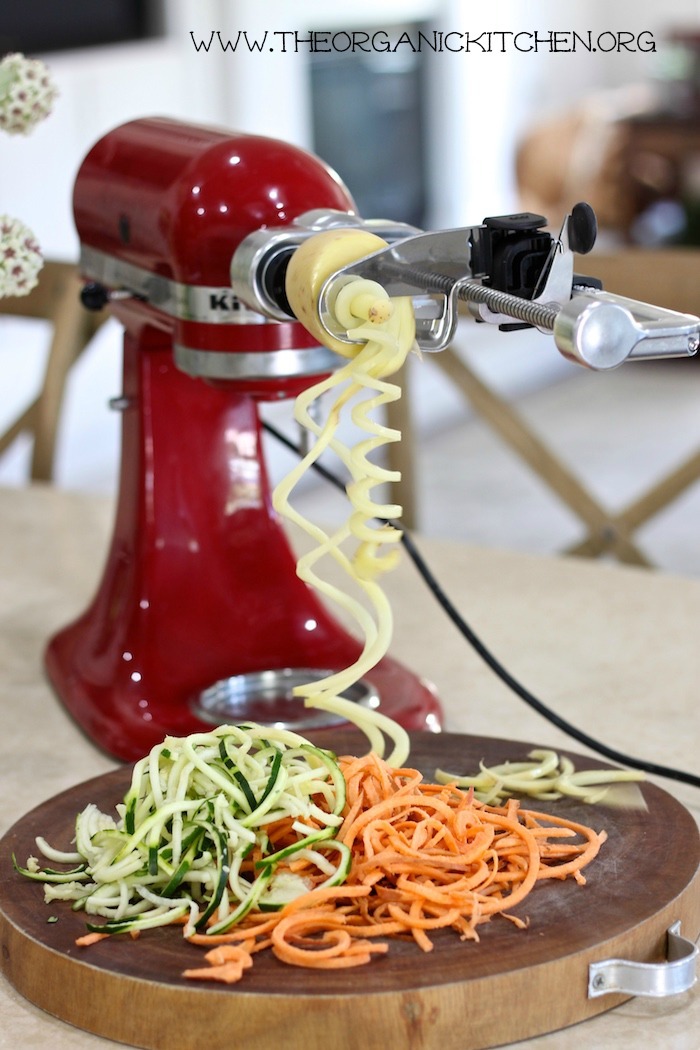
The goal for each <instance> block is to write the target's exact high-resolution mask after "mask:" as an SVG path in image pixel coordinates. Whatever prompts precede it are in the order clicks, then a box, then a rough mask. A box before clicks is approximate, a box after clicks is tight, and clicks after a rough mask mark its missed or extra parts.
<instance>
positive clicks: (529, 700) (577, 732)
mask: <svg viewBox="0 0 700 1050" xmlns="http://www.w3.org/2000/svg"><path fill="white" fill-rule="evenodd" d="M263 428H264V429H265V430H266V431H267V432H268V433H269V434H271V435H272V437H274V438H275V439H276V440H277V441H279V442H280V443H281V444H283V445H285V446H286V448H288V449H290V450H291V451H292V452H294V453H296V455H298V456H301V455H302V454H303V453H302V451H301V449H300V448H299V447H298V446H297V445H295V443H294V442H293V441H292V440H291V439H290V438H288V437H287V436H286V434H283V433H282V432H281V431H280V430H278V429H277V427H275V426H273V425H272V424H271V423H268V422H264V423H263ZM312 466H313V468H314V470H315V471H316V472H317V473H318V474H320V476H321V477H322V478H325V480H326V481H329V482H330V483H331V484H332V485H334V486H335V487H336V488H338V489H340V490H341V491H343V492H344V491H345V484H344V483H343V481H342V479H341V478H339V477H338V476H337V475H336V474H334V473H333V472H332V471H330V470H328V469H327V468H326V467H324V466H323V465H322V464H321V463H313V464H312ZM401 542H402V544H403V546H404V547H405V549H406V551H407V553H408V555H409V557H410V558H411V561H412V562H413V564H414V565H415V567H416V569H417V571H418V573H419V575H420V576H421V577H422V579H423V581H424V582H425V584H426V585H427V587H428V589H429V590H430V592H431V594H432V595H433V597H434V598H435V600H436V601H437V602H438V604H439V605H440V607H441V608H442V610H443V611H444V612H445V613H446V615H447V616H448V617H449V619H450V620H451V621H452V623H453V624H454V626H455V627H456V628H457V630H458V631H459V632H460V634H461V635H462V636H463V637H464V638H465V639H466V640H467V641H468V642H469V644H470V645H471V646H472V648H473V649H474V650H475V652H476V653H477V654H478V655H479V656H480V657H481V659H482V660H483V661H484V662H485V663H486V665H487V666H488V667H489V668H490V669H491V670H492V671H493V672H494V674H496V675H497V676H498V678H500V679H501V681H502V682H504V683H505V685H507V686H508V688H509V689H511V690H512V691H513V692H514V693H515V694H516V695H517V696H519V697H520V699H521V700H524V701H525V703H526V704H527V705H528V706H529V707H531V708H532V709H533V710H534V711H536V712H537V713H538V714H540V715H542V717H543V718H545V719H547V721H548V722H551V723H552V725H555V726H556V727H557V729H561V730H562V732H564V733H566V735H567V736H570V737H571V738H572V739H573V740H576V741H578V743H579V744H583V745H584V746H585V747H588V748H590V749H591V751H595V752H597V753H598V754H599V755H602V756H603V757H604V758H609V759H611V760H612V761H613V762H617V763H619V764H620V765H624V766H631V767H632V768H633V769H639V770H643V771H644V772H645V773H652V774H654V775H655V776H659V777H664V778H666V779H667V780H677V781H679V782H681V783H684V784H690V785H691V786H692V787H696V788H700V776H697V775H696V774H695V773H687V772H685V771H684V770H681V769H673V768H672V767H669V766H662V765H659V764H658V763H656V762H647V761H646V760H645V759H640V758H632V757H631V756H630V755H626V754H625V753H624V752H622V751H617V750H616V749H615V748H612V747H608V746H607V744H603V743H601V742H600V741H598V740H596V739H595V738H594V737H592V736H589V735H588V734H587V733H584V732H583V730H581V729H577V728H576V726H574V725H572V724H571V723H570V722H567V721H566V719H564V718H562V717H561V715H558V714H557V713H556V711H553V710H552V709H551V708H550V707H548V706H547V705H546V704H544V703H543V702H542V701H541V700H538V699H537V697H536V696H534V695H533V694H532V693H531V692H530V691H529V689H526V688H525V686H524V685H522V684H521V683H520V682H519V681H518V680H517V679H516V678H514V677H513V675H511V674H510V672H509V671H508V670H506V668H505V667H504V666H503V664H502V663H501V662H500V660H498V659H497V658H496V657H495V656H494V655H493V653H492V652H491V651H490V650H489V649H488V648H487V647H486V645H484V643H483V642H482V641H481V639H480V638H479V637H478V635H477V634H476V633H475V632H474V631H473V630H472V628H471V627H470V626H469V624H468V623H467V622H466V620H465V619H464V617H463V616H462V614H461V613H460V612H459V610H458V609H457V608H456V607H455V605H454V604H453V603H452V601H451V600H450V598H449V597H448V596H447V595H446V594H445V592H444V590H443V589H442V587H441V586H440V584H439V583H438V581H437V580H436V579H435V577H434V575H433V573H432V571H431V570H430V568H429V567H428V565H427V563H426V562H425V560H424V558H423V557H422V555H421V553H420V551H419V550H418V548H417V547H416V545H415V543H414V542H413V539H412V538H411V537H410V535H409V534H408V533H407V532H406V531H405V530H404V532H403V534H402V537H401Z"/></svg>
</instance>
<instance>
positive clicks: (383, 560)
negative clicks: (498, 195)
mask: <svg viewBox="0 0 700 1050" xmlns="http://www.w3.org/2000/svg"><path fill="white" fill-rule="evenodd" d="M334 313H335V317H336V320H337V321H338V322H339V323H340V325H341V326H342V327H343V328H344V329H345V330H346V331H347V332H348V333H352V338H353V340H357V341H361V342H359V343H358V346H357V351H356V353H355V355H354V356H353V357H352V358H351V359H350V360H349V361H348V363H347V364H346V365H345V366H344V367H342V368H340V369H339V370H338V371H336V372H334V373H333V374H332V375H331V376H329V377H328V378H326V379H324V380H322V381H321V382H319V383H317V384H315V385H313V386H312V387H310V388H309V389H307V390H306V391H304V392H303V393H301V394H300V395H299V396H298V398H297V401H296V405H295V413H294V414H295V418H296V420H297V422H298V423H300V424H301V426H303V427H305V428H306V429H307V430H308V431H310V432H311V434H313V435H314V438H315V440H314V443H313V446H312V448H311V449H310V450H309V452H308V453H307V454H306V455H305V456H304V458H303V459H302V460H301V461H300V462H299V464H298V465H297V466H296V467H295V468H294V469H293V470H292V471H291V472H290V473H289V474H288V476H287V477H286V478H285V479H284V480H283V481H282V482H281V483H280V484H279V485H278V486H277V487H276V489H275V492H274V494H273V506H274V508H275V510H276V511H277V512H278V513H279V514H281V515H282V516H283V517H285V518H286V519H287V520H289V521H290V522H293V523H294V524H295V525H297V526H299V527H300V528H301V529H302V530H303V531H304V532H305V533H306V534H307V535H308V536H310V537H311V538H312V539H313V540H314V541H315V544H316V546H315V548H314V549H313V550H311V551H310V552H309V553H307V554H304V555H302V556H301V557H300V558H299V560H298V562H297V574H298V576H299V577H300V578H301V579H302V580H303V581H304V582H306V583H308V584H309V585H310V586H312V587H314V588H315V589H316V590H317V591H318V592H319V593H321V594H322V595H324V596H325V597H326V598H328V599H330V600H331V601H332V602H335V603H336V604H337V605H338V606H339V607H340V608H342V609H343V610H344V611H345V612H347V613H348V614H349V615H350V616H351V617H352V618H353V619H354V620H355V622H356V623H357V625H358V627H359V628H360V631H361V633H362V636H363V637H364V647H363V649H362V652H361V653H360V655H359V657H358V659H357V660H356V661H355V663H353V664H351V665H350V666H349V667H347V668H345V669H344V670H342V671H339V672H338V673H336V674H332V675H330V676H327V677H326V678H323V679H321V680H318V681H314V682H310V683H308V684H304V685H301V686H298V687H296V688H295V690H294V692H295V694H296V695H297V696H300V697H303V698H304V701H305V704H306V706H308V707H314V708H321V709H323V710H327V711H332V712H334V713H336V714H340V715H342V716H343V717H346V718H348V719H349V720H350V721H352V722H353V723H355V724H356V725H359V726H360V728H362V729H363V730H364V731H365V733H366V734H367V736H368V738H369V740H370V743H371V747H372V750H373V751H375V752H376V753H377V754H379V755H383V754H384V747H385V745H384V739H383V736H382V732H385V733H387V735H388V736H389V737H390V738H391V739H392V740H393V742H394V750H393V751H392V753H391V754H390V755H389V756H388V759H387V760H388V761H389V762H390V763H391V764H393V765H401V764H403V762H404V761H405V759H406V757H407V755H408V753H409V752H408V737H407V736H406V734H405V733H404V731H403V730H401V728H400V727H398V726H397V725H396V723H395V722H394V721H393V720H391V719H387V718H385V717H384V716H382V715H381V714H380V713H379V712H376V711H373V712H365V711H364V710H358V708H357V705H356V704H354V703H353V702H352V701H349V700H346V699H344V698H343V697H342V696H341V695H340V694H342V693H343V692H344V690H346V689H348V688H349V687H350V686H352V685H353V684H355V682H357V681H358V680H359V679H360V678H361V677H362V676H363V675H364V674H365V673H366V672H368V671H370V670H371V669H372V668H373V667H374V666H375V665H376V664H377V663H378V662H379V660H380V659H381V658H382V657H383V656H384V655H385V654H386V652H387V650H388V647H389V643H390V639H391V633H392V612H391V606H390V604H389V601H388V599H387V597H386V595H385V593H384V591H383V589H382V587H381V586H380V584H379V582H378V580H379V577H380V576H381V575H382V574H383V573H385V572H388V571H390V570H391V569H392V568H394V566H395V565H396V563H397V561H398V557H399V550H398V544H399V541H400V540H401V530H400V529H398V528H397V527H396V526H395V525H393V524H391V521H392V520H393V519H397V518H399V517H400V515H401V507H400V506H398V505H396V504H393V503H382V502H379V501H377V500H376V499H375V498H374V495H373V490H374V489H375V488H376V487H377V486H379V485H382V484H385V483H391V482H394V481H398V480H399V479H400V474H399V473H398V471H392V470H389V469H387V468H386V467H384V466H383V465H381V464H380V463H377V462H375V461H373V460H372V459H371V458H370V457H371V456H372V454H373V453H376V452H377V451H378V450H380V449H381V448H382V447H383V446H385V445H386V444H387V443H389V442H392V441H398V440H400V437H401V435H400V433H399V432H398V431H397V430H395V429H392V428H389V427H387V426H385V425H384V424H383V423H381V422H380V421H379V420H378V419H377V418H376V414H377V413H378V412H380V411H381V409H382V407H383V406H385V405H387V404H389V403H390V402H392V401H395V400H397V399H398V398H399V397H400V396H401V389H400V387H399V386H398V385H397V384H396V383H393V382H391V381H390V380H389V379H388V377H389V376H392V375H393V374H394V373H395V372H397V371H398V369H399V368H400V367H401V366H402V365H403V363H404V361H405V359H406V356H407V354H408V353H409V351H410V350H411V349H412V348H413V346H414V338H415V324H414V318H413V309H412V303H411V300H410V299H409V298H400V299H389V297H388V296H387V293H386V291H385V290H384V289H383V288H382V287H381V286H380V285H378V284H376V283H375V282H373V281H367V280H363V279H356V280H353V281H350V282H349V283H348V284H346V285H345V286H344V287H343V288H342V290H341V291H340V293H339V294H338V296H337V299H336V301H335V304H334ZM328 393H331V394H332V395H333V396H334V400H333V401H332V404H331V406H330V409H329V411H328V413H327V416H326V419H325V422H324V423H322V424H319V423H318V422H317V421H316V419H315V418H314V411H313V407H314V406H315V405H316V403H317V402H318V399H319V398H321V397H322V396H323V395H324V394H328ZM343 413H346V414H347V413H349V416H350V419H351V420H352V422H353V423H354V424H355V426H356V427H357V428H359V430H360V431H361V432H363V433H364V434H366V435H367V437H366V438H364V439H362V440H359V441H358V442H357V443H356V444H355V445H354V447H352V448H350V447H348V446H347V445H346V444H345V443H344V442H343V441H341V439H340V438H339V437H338V427H339V424H340V422H341V417H342V415H343ZM328 449H330V450H332V451H333V452H334V453H335V454H336V455H337V456H338V458H339V459H340V460H341V462H342V463H343V464H344V465H345V467H346V468H347V470H348V472H349V475H350V480H349V482H348V484H347V489H346V490H347V495H348V499H349V501H350V506H351V509H350V513H349V516H348V518H347V521H346V522H345V523H344V524H343V525H342V526H341V527H340V528H338V529H336V530H335V531H334V532H332V533H331V534H328V533H326V532H325V531H324V530H323V529H322V528H320V527H319V526H318V525H316V524H314V523H313V522H310V521H309V520H308V519H307V518H305V517H304V516H303V515H302V514H301V513H300V512H299V511H298V510H296V509H295V508H294V507H293V506H292V504H291V502H290V496H291V494H292V492H293V490H294V488H295V487H296V485H297V484H298V482H299V480H300V479H301V477H302V476H303V475H304V474H305V472H306V471H307V470H308V469H309V468H310V467H311V466H312V464H313V463H315V462H316V461H317V460H318V459H319V458H320V456H322V455H323V453H324V452H325V451H326V450H328ZM377 519H380V520H381V521H382V522H383V523H382V524H377ZM346 541H350V542H352V541H355V543H356V547H355V549H354V552H352V553H348V552H347V551H346V550H345V549H343V544H345V543H346ZM326 556H328V557H330V558H332V559H333V560H334V561H335V562H336V563H337V564H338V565H340V566H341V568H342V569H343V571H344V573H345V575H346V576H347V578H348V580H349V581H351V583H352V584H353V585H354V586H355V587H356V588H359V591H360V597H354V596H352V595H350V594H348V593H347V592H346V591H345V590H343V589H341V588H340V587H338V586H336V585H335V584H333V583H331V582H329V581H328V580H327V579H324V578H323V577H322V576H321V575H320V573H319V571H318V563H319V561H320V560H321V559H322V558H324V557H326ZM363 599H364V600H363Z"/></svg>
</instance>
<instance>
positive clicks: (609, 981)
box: [588, 922, 698, 999]
mask: <svg viewBox="0 0 700 1050" xmlns="http://www.w3.org/2000/svg"><path fill="white" fill-rule="evenodd" d="M680 929H681V924H680V922H674V924H673V925H672V926H670V927H669V928H668V931H667V942H666V961H665V962H660V963H640V962H633V961H632V960H630V959H603V960H602V961H601V962H596V963H591V965H590V966H589V968H588V998H589V999H594V998H596V997H597V996H600V995H609V994H610V993H612V992H621V993H622V994H624V995H646V996H654V997H657V998H661V997H663V996H666V995H678V994H679V993H680V992H687V991H688V989H689V988H692V987H693V985H694V984H695V981H696V980H697V977H696V973H695V964H696V960H697V957H698V947H697V945H695V944H693V942H692V941H689V940H688V938H687V937H682V936H681V932H680Z"/></svg>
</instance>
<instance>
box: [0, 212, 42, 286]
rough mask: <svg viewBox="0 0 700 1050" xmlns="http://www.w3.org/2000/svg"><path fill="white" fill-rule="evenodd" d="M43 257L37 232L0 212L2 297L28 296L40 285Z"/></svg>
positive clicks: (0, 279) (0, 281) (0, 280)
mask: <svg viewBox="0 0 700 1050" xmlns="http://www.w3.org/2000/svg"><path fill="white" fill-rule="evenodd" d="M43 265H44V260H43V258H42V256H41V250H40V248H39V245H38V244H37V242H36V238H35V237H34V234H33V233H32V231H31V230H30V229H29V227H28V226H25V225H24V223H23V222H20V221H19V219H13V218H11V217H10V216H9V215H0V299H2V298H3V296H8V295H27V294H28V293H29V292H31V290H32V288H35V287H36V285H37V284H38V274H39V271H40V270H41V267H42V266H43Z"/></svg>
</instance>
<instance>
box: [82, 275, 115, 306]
mask: <svg viewBox="0 0 700 1050" xmlns="http://www.w3.org/2000/svg"><path fill="white" fill-rule="evenodd" d="M80 301H81V303H82V304H83V306H84V307H85V309H86V310H94V311H97V310H102V309H104V307H105V306H106V305H107V303H108V302H109V291H108V290H107V289H106V288H105V286H104V285H103V284H98V283H97V281H90V282H89V283H88V284H86V285H84V286H83V288H82V290H81V292H80Z"/></svg>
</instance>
